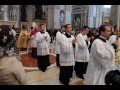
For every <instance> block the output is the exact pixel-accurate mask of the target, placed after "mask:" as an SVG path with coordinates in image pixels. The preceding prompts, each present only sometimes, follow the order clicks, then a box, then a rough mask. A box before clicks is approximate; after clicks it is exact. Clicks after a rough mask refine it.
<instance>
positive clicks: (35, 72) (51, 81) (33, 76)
mask: <svg viewBox="0 0 120 90" xmlns="http://www.w3.org/2000/svg"><path fill="white" fill-rule="evenodd" d="M50 50H51V53H50V63H51V65H50V66H49V67H48V68H47V70H46V72H42V71H40V70H39V69H38V68H37V60H36V59H33V58H32V57H31V55H29V54H28V53H27V51H22V52H20V55H21V59H22V63H23V66H24V69H25V71H26V75H27V77H28V80H29V85H62V84H61V83H60V82H59V68H58V67H56V63H55V62H56V61H55V60H56V55H55V54H54V43H52V44H50ZM70 85H83V80H82V79H80V78H77V77H76V75H75V73H73V78H71V80H70Z"/></svg>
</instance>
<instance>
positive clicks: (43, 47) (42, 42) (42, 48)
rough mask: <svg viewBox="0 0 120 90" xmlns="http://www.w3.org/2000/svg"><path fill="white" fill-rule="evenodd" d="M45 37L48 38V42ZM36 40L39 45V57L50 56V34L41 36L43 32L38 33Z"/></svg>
mask: <svg viewBox="0 0 120 90" xmlns="http://www.w3.org/2000/svg"><path fill="white" fill-rule="evenodd" d="M44 36H47V40H46V39H44ZM35 40H36V45H37V55H38V56H44V55H49V43H50V40H51V39H50V36H49V34H48V32H45V33H44V34H41V32H37V33H36V37H35Z"/></svg>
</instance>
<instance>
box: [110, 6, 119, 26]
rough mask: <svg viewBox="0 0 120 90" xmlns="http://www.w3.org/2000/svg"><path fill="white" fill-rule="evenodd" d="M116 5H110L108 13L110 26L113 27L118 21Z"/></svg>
mask: <svg viewBox="0 0 120 90" xmlns="http://www.w3.org/2000/svg"><path fill="white" fill-rule="evenodd" d="M118 16H119V14H118V5H112V6H111V13H110V19H111V25H112V26H115V25H117V21H118Z"/></svg>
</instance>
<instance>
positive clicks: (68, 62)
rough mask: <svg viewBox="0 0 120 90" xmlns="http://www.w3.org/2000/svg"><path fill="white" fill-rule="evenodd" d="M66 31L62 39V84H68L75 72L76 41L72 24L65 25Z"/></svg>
mask: <svg viewBox="0 0 120 90" xmlns="http://www.w3.org/2000/svg"><path fill="white" fill-rule="evenodd" d="M65 29H66V33H65V34H62V36H61V40H60V45H59V46H60V57H59V58H60V75H59V80H60V82H61V83H62V84H65V85H68V84H69V82H70V78H71V77H72V74H73V65H74V64H75V62H74V51H73V48H74V47H73V46H74V44H75V42H76V40H75V38H74V36H73V35H71V31H72V26H71V25H70V24H67V25H65Z"/></svg>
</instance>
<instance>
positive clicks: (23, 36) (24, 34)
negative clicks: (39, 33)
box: [18, 26, 30, 50]
mask: <svg viewBox="0 0 120 90" xmlns="http://www.w3.org/2000/svg"><path fill="white" fill-rule="evenodd" d="M29 36H30V33H29V32H28V31H27V29H26V27H25V26H23V27H22V30H21V32H20V34H19V37H18V48H19V49H22V50H26V49H27V46H28V39H29Z"/></svg>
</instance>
